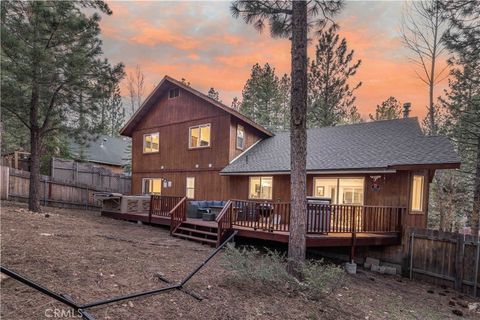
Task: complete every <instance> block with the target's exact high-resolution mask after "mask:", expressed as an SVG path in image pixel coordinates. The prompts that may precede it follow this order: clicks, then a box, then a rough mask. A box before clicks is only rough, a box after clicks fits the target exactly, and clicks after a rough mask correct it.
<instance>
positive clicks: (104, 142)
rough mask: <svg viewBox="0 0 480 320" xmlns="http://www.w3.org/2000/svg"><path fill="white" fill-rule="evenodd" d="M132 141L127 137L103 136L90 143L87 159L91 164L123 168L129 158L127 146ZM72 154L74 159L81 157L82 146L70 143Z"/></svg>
mask: <svg viewBox="0 0 480 320" xmlns="http://www.w3.org/2000/svg"><path fill="white" fill-rule="evenodd" d="M129 144H130V139H129V138H125V137H109V136H105V135H101V136H100V137H99V138H98V139H96V140H93V141H89V142H88V143H87V146H86V147H85V150H84V152H85V158H86V160H87V161H89V162H96V163H103V164H111V165H117V166H121V165H123V164H125V162H126V160H125V158H127V150H126V149H127V146H128V145H129ZM69 148H70V152H71V153H72V155H73V157H74V158H78V157H79V153H80V146H79V145H78V144H77V143H76V142H74V141H71V142H70V146H69Z"/></svg>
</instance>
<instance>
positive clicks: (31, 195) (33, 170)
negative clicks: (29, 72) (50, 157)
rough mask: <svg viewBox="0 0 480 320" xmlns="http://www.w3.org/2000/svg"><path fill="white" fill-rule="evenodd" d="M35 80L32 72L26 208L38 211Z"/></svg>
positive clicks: (36, 89)
mask: <svg viewBox="0 0 480 320" xmlns="http://www.w3.org/2000/svg"><path fill="white" fill-rule="evenodd" d="M34 73H36V71H34ZM36 81H37V79H36V74H34V79H33V82H32V98H31V101H30V185H29V190H28V209H29V210H30V211H34V212H40V129H39V128H38V121H37V118H38V84H37V83H36Z"/></svg>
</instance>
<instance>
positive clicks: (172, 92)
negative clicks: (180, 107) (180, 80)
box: [168, 88, 180, 99]
mask: <svg viewBox="0 0 480 320" xmlns="http://www.w3.org/2000/svg"><path fill="white" fill-rule="evenodd" d="M179 95H180V89H178V88H176V89H172V90H170V91H169V92H168V97H169V98H170V99H173V98H176V97H178V96H179Z"/></svg>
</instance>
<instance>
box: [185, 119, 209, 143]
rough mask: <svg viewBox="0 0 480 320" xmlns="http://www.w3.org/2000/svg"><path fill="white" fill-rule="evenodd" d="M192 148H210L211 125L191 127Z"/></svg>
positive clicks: (190, 139) (190, 140)
mask: <svg viewBox="0 0 480 320" xmlns="http://www.w3.org/2000/svg"><path fill="white" fill-rule="evenodd" d="M189 131H190V138H189V143H188V145H189V147H190V148H202V147H209V146H210V124H202V125H199V126H195V127H190V130H189Z"/></svg>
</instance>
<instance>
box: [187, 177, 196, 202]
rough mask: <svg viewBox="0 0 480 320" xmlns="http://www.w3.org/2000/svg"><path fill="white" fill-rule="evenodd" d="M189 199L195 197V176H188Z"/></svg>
mask: <svg viewBox="0 0 480 320" xmlns="http://www.w3.org/2000/svg"><path fill="white" fill-rule="evenodd" d="M186 195H187V198H188V199H195V177H187V191H186Z"/></svg>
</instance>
